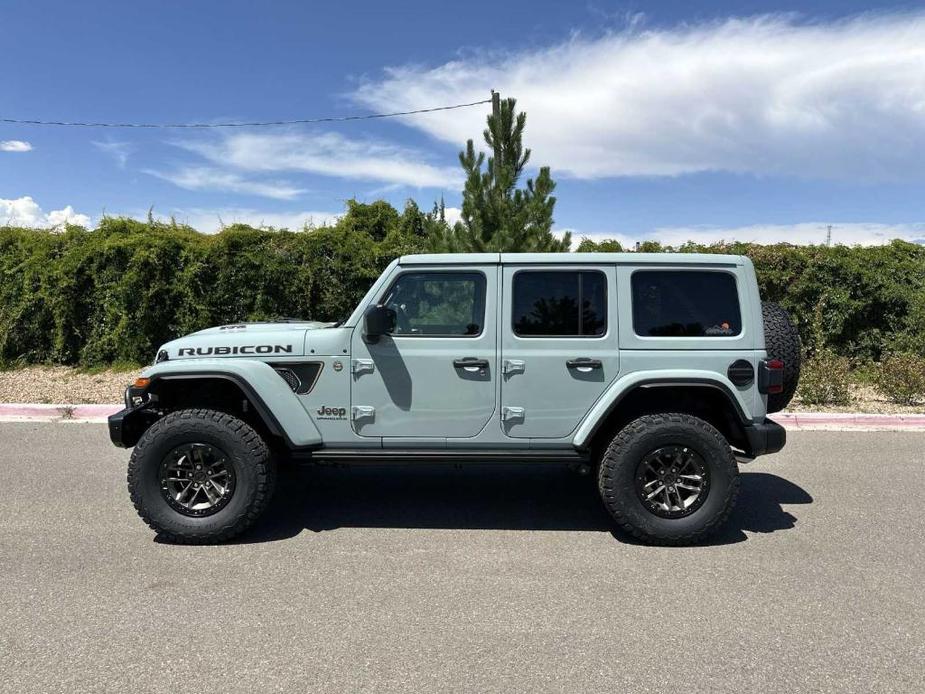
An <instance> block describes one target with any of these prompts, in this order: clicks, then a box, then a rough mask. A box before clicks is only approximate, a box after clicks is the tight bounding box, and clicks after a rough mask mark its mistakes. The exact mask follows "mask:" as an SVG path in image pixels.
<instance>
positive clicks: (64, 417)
mask: <svg viewBox="0 0 925 694" xmlns="http://www.w3.org/2000/svg"><path fill="white" fill-rule="evenodd" d="M120 409H122V405H45V404H40V403H0V422H74V423H98V422H105V421H106V418H107V417H108V416H109V415H111V414H114V413H116V412H118V411H119V410H120ZM771 419H773V420H774V421H776V422H777V423H778V424H780V425H782V426H783V427H784V428H786V429H788V430H790V431H923V432H925V413H923V414H864V413H860V412H849V413H844V412H779V413H777V414H774V415H771Z"/></svg>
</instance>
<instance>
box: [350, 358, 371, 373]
mask: <svg viewBox="0 0 925 694" xmlns="http://www.w3.org/2000/svg"><path fill="white" fill-rule="evenodd" d="M375 370H376V365H375V364H374V363H373V360H372V359H354V360H353V361H352V362H350V371H351V372H352V373H353V375H354V376H359V375H360V374H371V373H373V372H374V371H375Z"/></svg>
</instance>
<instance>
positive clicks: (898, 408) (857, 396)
mask: <svg viewBox="0 0 925 694" xmlns="http://www.w3.org/2000/svg"><path fill="white" fill-rule="evenodd" d="M851 395H852V397H853V399H854V402H852V403H851V404H850V405H826V406H823V405H804V404H803V403H802V402H800V398H799V397H797V398H794V400H793V402H791V403H790V407H788V408H787V411H788V412H863V413H864V414H920V413H922V412H925V405H922V404H919V405H897V404H896V403H895V402H890V401H889V400H888V399H887V398H886V396H884V395H883V394H882V393H880V392H879V391H878V390H877V389H876V388H874V387H873V386H871V385H867V384H857V383H856V384H853V385H852V386H851Z"/></svg>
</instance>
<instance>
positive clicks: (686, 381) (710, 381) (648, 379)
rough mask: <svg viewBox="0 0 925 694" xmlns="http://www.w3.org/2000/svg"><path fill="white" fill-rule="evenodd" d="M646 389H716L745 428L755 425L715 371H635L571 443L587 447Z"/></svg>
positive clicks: (615, 386)
mask: <svg viewBox="0 0 925 694" xmlns="http://www.w3.org/2000/svg"><path fill="white" fill-rule="evenodd" d="M643 386H652V387H655V386H680V387H684V386H707V387H710V388H716V389H718V390H720V391H721V392H723V393H724V394H725V395H726V397H727V398H729V400H730V402H731V403H732V405H733V407H734V408H735V410H736V412H737V413H738V415H739V419H740V420H741V422H742V424H743V425H746V426H747V425H749V424H751V423H752V415H751V412H749V408H748V404H747V403H746V401H745V400H744V399H743V398H742V396H741V394H740V392H739V391H738V390H737V389H736V387H735V386H734V385H733V384H732V382H731V381H730V380H729V379H728V378H726V377H725V376H723V375H721V374H718V373H716V372H715V371H696V370H683V371H682V370H677V371H670V370H669V371H664V370H662V371H634V372H632V373H629V374H626V375H625V376H623V377H621V378H618V379H617V380H616V381H614V382H613V383H612V384H610V386H609V387H608V388H607V390H605V391H604V393H603V394H602V395H601V397H600V398H598V400H597V402H595V403H594V405H593V406H592V407H591V409H590V410H589V411H588V413H587V414H586V415H585V416H584V419H582V420H581V423H580V424H579V425H578V428H577V429H576V430H575V435H574V436H573V437H572V444H573V445H574V446H575V447H576V448H579V449H580V448H584V447H585V446H587V445H588V443H589V442H590V441H591V438H592V437H593V436H594V434H595V432H596V431H597V429H598V427H599V426H600V425H601V423H602V422H603V421H604V420H605V419H606V418H607V415H608V414H610V413H611V412H612V411H613V409H614V408H615V407H616V406H617V405H618V404H619V402H620V400H622V399H623V398H624V397H625V396H626V395H627V394H629V393H630V392H632V391H633V390H634V389H636V388H639V387H643Z"/></svg>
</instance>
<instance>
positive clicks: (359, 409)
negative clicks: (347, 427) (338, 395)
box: [350, 405, 376, 421]
mask: <svg viewBox="0 0 925 694" xmlns="http://www.w3.org/2000/svg"><path fill="white" fill-rule="evenodd" d="M350 418H351V419H352V420H354V421H356V420H358V419H375V418H376V408H375V407H370V406H369V405H354V406H353V407H351V408H350Z"/></svg>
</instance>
